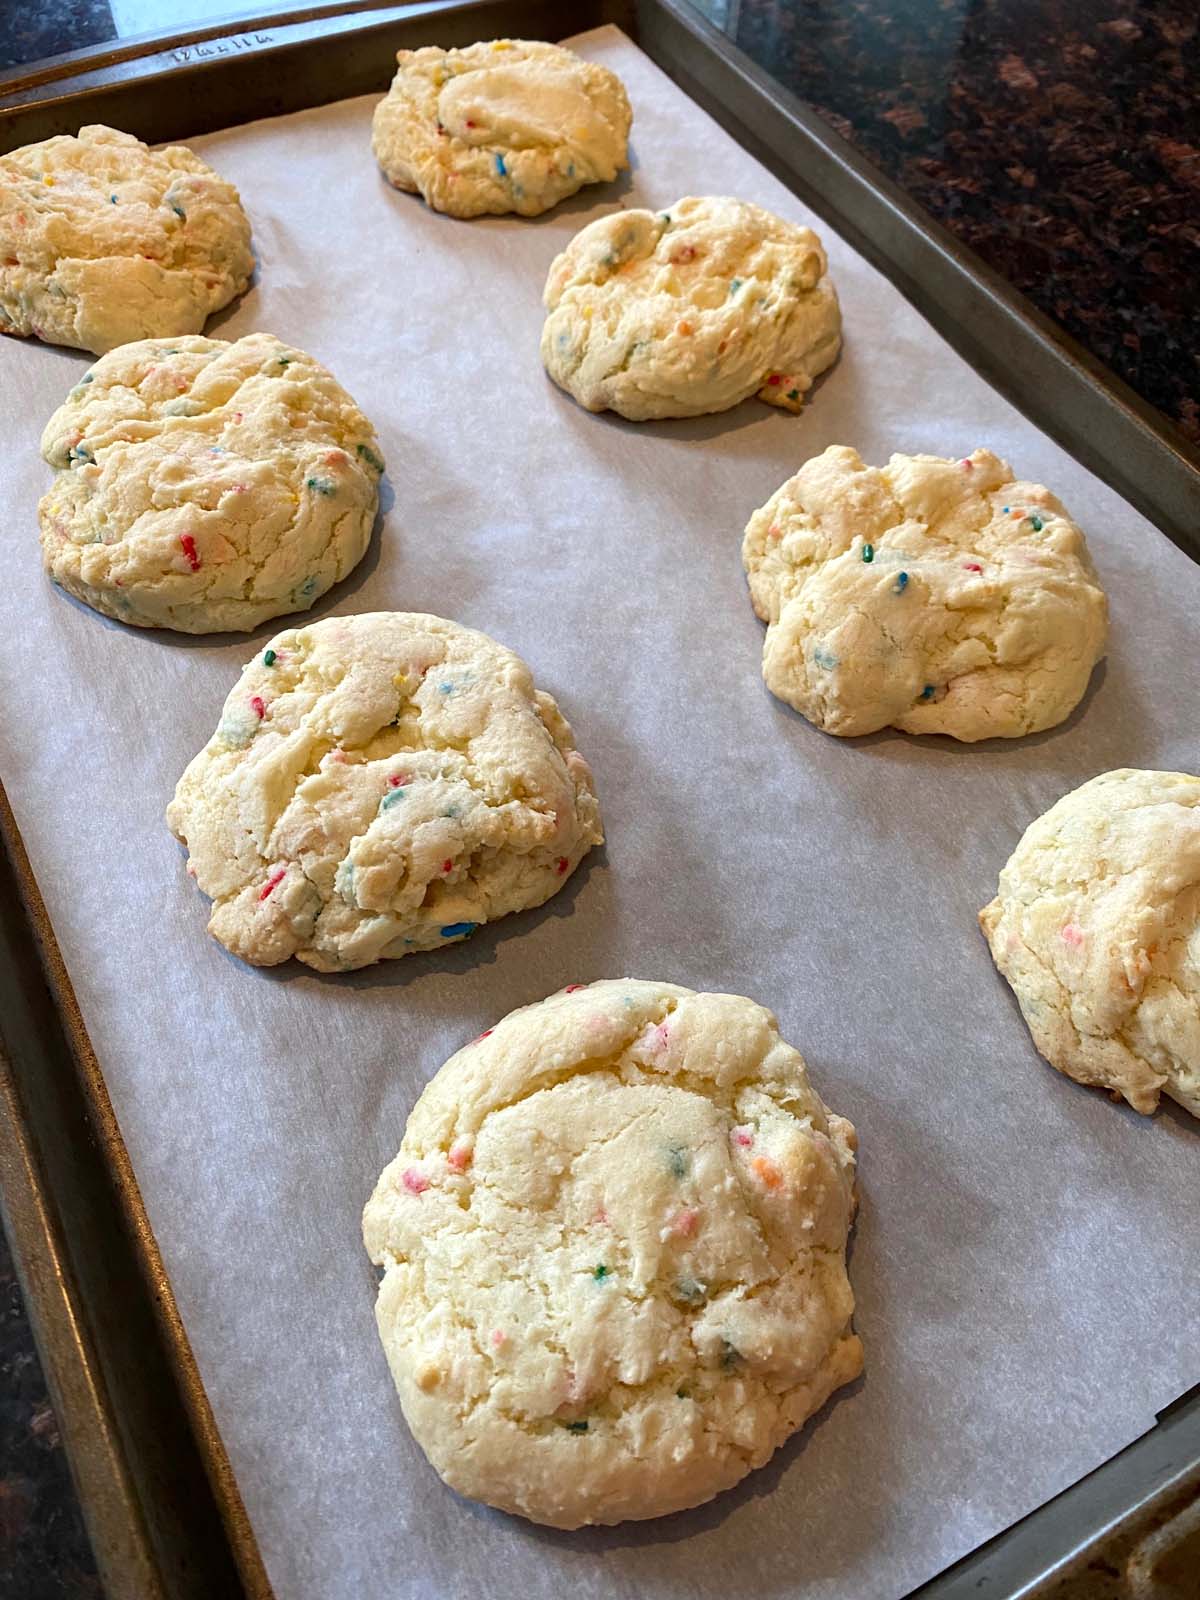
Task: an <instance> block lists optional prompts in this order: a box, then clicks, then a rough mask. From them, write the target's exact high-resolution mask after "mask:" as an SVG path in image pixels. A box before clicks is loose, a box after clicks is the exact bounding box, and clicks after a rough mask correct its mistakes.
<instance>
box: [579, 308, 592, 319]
mask: <svg viewBox="0 0 1200 1600" xmlns="http://www.w3.org/2000/svg"><path fill="white" fill-rule="evenodd" d="M579 314H580V316H581V317H582V318H583V320H584V321H585V322H590V321H591V320H592V308H591V306H584V308H583V310H582V311H581V312H580V313H579Z"/></svg>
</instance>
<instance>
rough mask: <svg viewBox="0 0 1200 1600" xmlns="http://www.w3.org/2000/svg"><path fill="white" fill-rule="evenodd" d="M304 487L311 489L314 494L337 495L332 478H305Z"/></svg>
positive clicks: (335, 485)
mask: <svg viewBox="0 0 1200 1600" xmlns="http://www.w3.org/2000/svg"><path fill="white" fill-rule="evenodd" d="M304 487H305V488H306V489H311V490H312V491H313V492H314V494H325V495H333V494H336V493H337V484H336V483H335V482H334V481H333V479H332V478H305V480H304Z"/></svg>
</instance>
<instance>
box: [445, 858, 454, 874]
mask: <svg viewBox="0 0 1200 1600" xmlns="http://www.w3.org/2000/svg"><path fill="white" fill-rule="evenodd" d="M442 871H443V872H453V871H454V863H453V861H451V860H450V858H449V857H448V856H447V858H446V860H445V861H443V862H442Z"/></svg>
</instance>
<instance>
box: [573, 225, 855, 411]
mask: <svg viewBox="0 0 1200 1600" xmlns="http://www.w3.org/2000/svg"><path fill="white" fill-rule="evenodd" d="M543 300H544V302H545V306H546V311H547V316H546V322H545V326H544V327H543V330H542V339H541V353H542V361H543V364H544V365H545V368H546V371H547V372H548V373H549V374H550V376H551V378H553V380H554V382H555V383H556V384H558V385H559V387H560V388H562V389H565V390H566V391H567V392H568V394H570V395H572V396H573V397H574V398H575V399H576V400H577V401H578V402H579V404H580V405H581V406H583V407H584V408H585V409H586V410H588V411H605V410H608V411H615V412H617V413H618V414H619V415H621V416H623V417H625V418H627V419H628V420H629V421H631V422H646V421H650V420H652V419H654V418H665V417H697V416H704V415H707V414H709V413H711V412H717V411H727V410H729V408H730V407H731V406H735V405H737V404H738V403H739V402H740V401H742V400H746V399H748V398H749V397H750V396H751V395H755V394H756V395H757V396H758V398H759V399H760V400H765V401H767V402H768V404H771V405H775V406H779V407H782V408H783V409H785V410H788V411H799V410H800V408H801V406H802V405H803V403H804V397H805V395H806V394H807V393H808V391H809V389H810V388H811V387H812V384H813V382H814V380H815V379H816V378H817V377H818V376H819V375H820V374H821V373H822V372H824V371H825V369H826V368H827V367H829V366H831V365H832V364H833V362H834V361H835V360H836V359H837V355H838V351H839V350H840V348H841V325H842V323H841V312H840V310H839V307H838V300H837V295H836V293H835V292H834V288H833V283H832V281H831V279H830V277H829V273H828V269H827V262H826V259H825V252H824V250H823V249H822V246H821V241H820V240H819V239H818V238H817V235H816V234H815V233H813V231H812V230H811V229H810V228H806V227H803V226H801V225H800V224H799V223H794V222H788V221H785V220H784V219H783V218H782V217H777V216H775V215H774V214H773V213H772V212H770V211H764V210H763V209H762V207H761V206H756V205H751V204H750V203H748V202H747V201H744V200H735V199H731V198H729V197H727V196H712V195H709V196H702V197H696V196H687V197H685V198H683V199H681V200H677V201H676V202H675V204H674V205H673V206H670V207H669V208H668V209H667V210H665V211H660V212H653V211H642V210H631V211H617V212H614V213H612V214H611V215H609V216H606V217H600V218H599V219H598V220H597V221H595V222H591V223H589V224H588V225H587V226H586V227H585V228H583V229H581V230H580V232H579V233H577V234H576V235H575V237H574V238H573V239H572V240H571V242H570V244H568V246H567V248H566V249H565V250H564V251H563V252H562V253H561V254H560V255H559V256H557V257H556V258H555V260H554V262H553V263H552V264H551V267H550V272H549V276H548V277H547V279H546V287H545V291H544V294H543Z"/></svg>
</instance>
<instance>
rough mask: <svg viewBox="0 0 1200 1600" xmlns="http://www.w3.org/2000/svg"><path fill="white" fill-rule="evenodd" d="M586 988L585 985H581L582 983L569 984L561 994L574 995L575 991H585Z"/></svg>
mask: <svg viewBox="0 0 1200 1600" xmlns="http://www.w3.org/2000/svg"><path fill="white" fill-rule="evenodd" d="M586 987H587V985H586V984H583V983H569V984H568V985H567V987H566V988H565V989H564V990H563V993H564V994H574V993H575V991H576V989H585V988H586Z"/></svg>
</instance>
